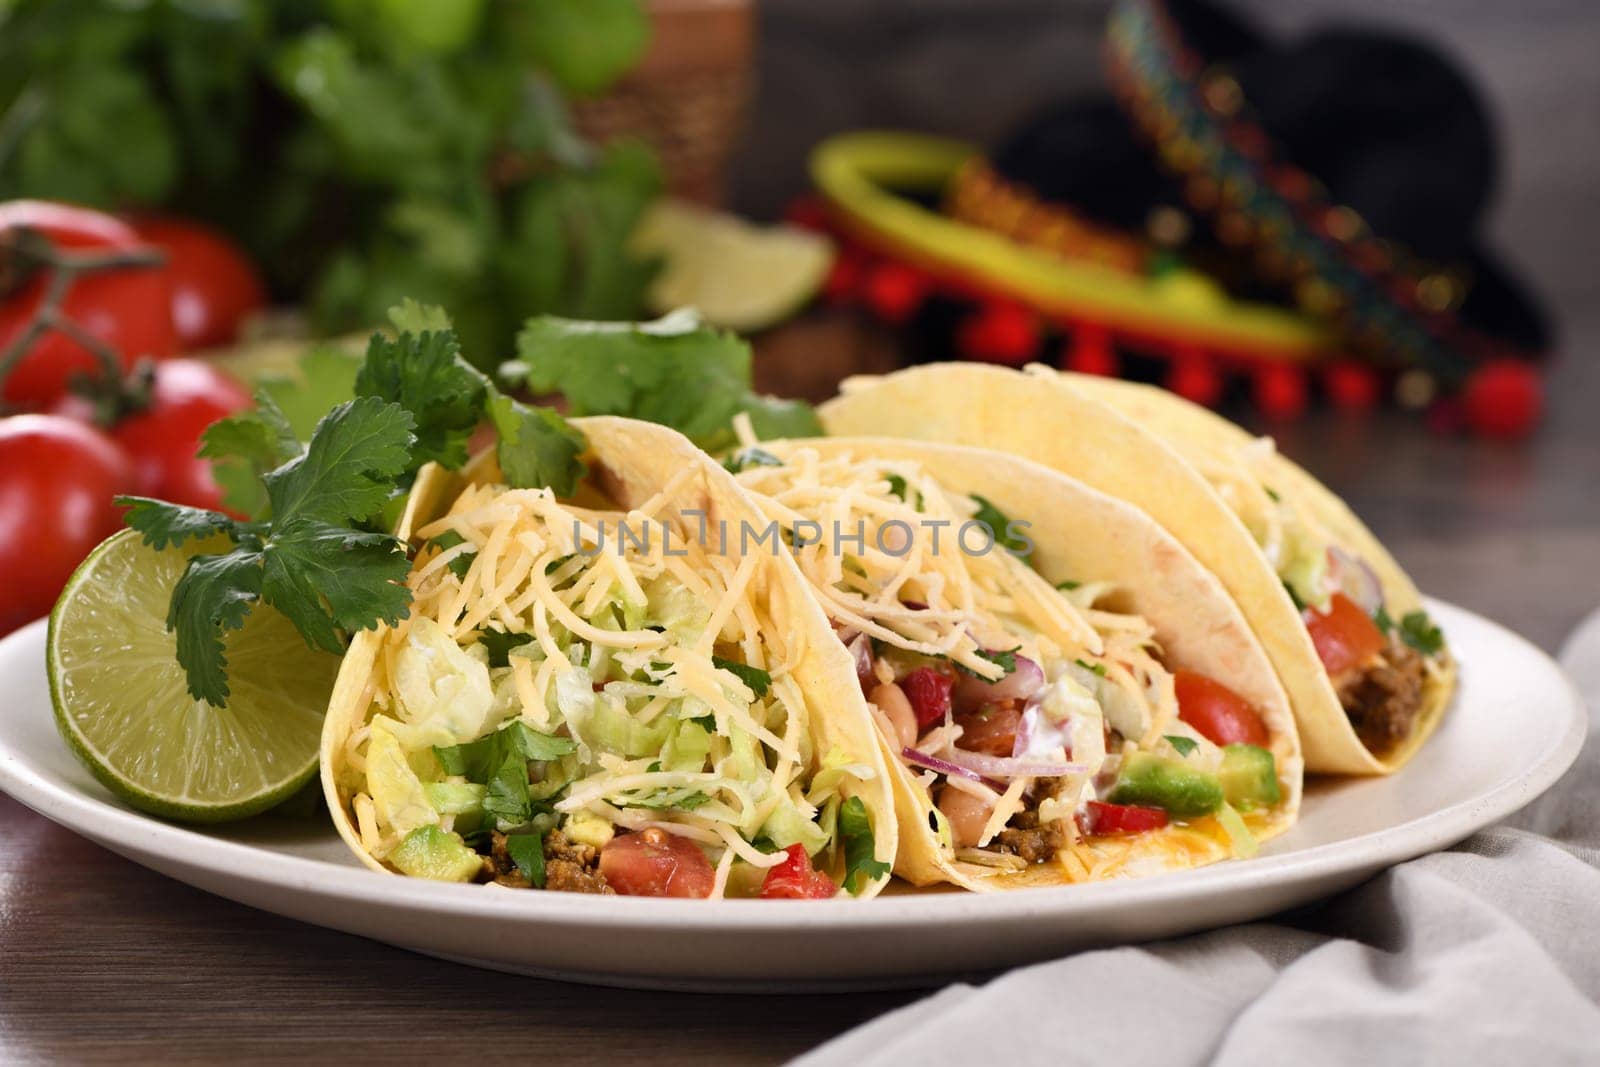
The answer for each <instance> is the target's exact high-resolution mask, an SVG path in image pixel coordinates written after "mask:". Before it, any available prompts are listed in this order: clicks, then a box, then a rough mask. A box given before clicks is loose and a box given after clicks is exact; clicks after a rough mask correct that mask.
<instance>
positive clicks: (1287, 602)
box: [822, 364, 1455, 774]
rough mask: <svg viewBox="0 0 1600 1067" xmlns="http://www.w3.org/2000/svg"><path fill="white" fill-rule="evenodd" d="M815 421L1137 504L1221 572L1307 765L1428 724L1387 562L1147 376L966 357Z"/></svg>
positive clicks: (1404, 747)
mask: <svg viewBox="0 0 1600 1067" xmlns="http://www.w3.org/2000/svg"><path fill="white" fill-rule="evenodd" d="M822 418H823V422H824V424H825V425H826V426H827V428H828V430H829V431H830V432H832V433H839V434H852V433H864V432H872V433H882V434H888V435H893V436H903V437H911V438H918V439H926V440H939V441H953V442H958V443H978V442H981V443H983V444H985V445H987V446H990V447H993V448H997V449H1001V450H1003V451H1007V452H1012V453H1015V454H1017V455H1020V456H1024V457H1026V458H1028V459H1032V460H1036V461H1038V462H1040V463H1042V464H1044V465H1046V466H1048V467H1052V468H1054V469H1056V470H1058V471H1061V472H1063V473H1066V474H1068V475H1071V476H1072V477H1074V478H1079V479H1082V480H1083V481H1084V482H1087V483H1088V484H1089V485H1092V486H1094V487H1096V488H1098V489H1100V490H1102V491H1104V492H1107V493H1110V494H1111V495H1113V496H1116V497H1119V498H1121V499H1123V500H1126V501H1128V502H1130V503H1132V504H1134V505H1135V506H1137V507H1139V508H1140V509H1141V510H1143V511H1145V512H1146V513H1148V514H1149V515H1150V516H1152V517H1153V518H1154V519H1155V520H1156V521H1157V522H1158V523H1160V524H1161V525H1162V526H1163V527H1165V528H1166V529H1167V530H1168V531H1169V532H1170V533H1172V534H1173V535H1174V536H1175V537H1177V538H1178V540H1180V541H1181V542H1183V544H1184V546H1185V547H1186V548H1188V549H1189V550H1190V551H1191V552H1192V553H1194V555H1195V557H1196V558H1198V559H1199V560H1200V561H1201V562H1202V563H1203V564H1205V566H1206V567H1207V568H1209V569H1210V570H1211V571H1212V572H1213V573H1214V574H1216V576H1217V577H1218V578H1219V579H1221V581H1222V583H1223V585H1225V586H1226V587H1227V589H1228V591H1229V592H1230V593H1231V594H1232V595H1233V597H1234V599H1235V600H1237V601H1238V603H1239V606H1240V607H1241V608H1242V609H1243V611H1244V614H1245V616H1246V618H1248V619H1249V620H1250V624H1251V626H1252V627H1253V628H1254V630H1255V632H1256V635H1257V637H1259V638H1260V640H1261V644H1262V646H1263V647H1264V648H1265V649H1266V651H1267V655H1268V656H1269V657H1270V658H1271V660H1272V663H1273V665H1274V667H1276V669H1277V672H1278V676H1279V678H1280V679H1281V680H1282V682H1283V685H1284V688H1285V689H1286V690H1287V691H1288V693H1289V697H1290V700H1291V702H1292V704H1293V706H1294V710H1295V716H1296V720H1297V722H1298V724H1299V728H1300V740H1301V743H1302V744H1303V745H1304V747H1305V756H1306V767H1307V769H1308V770H1311V771H1321V772H1329V773H1345V774H1385V773H1389V772H1391V771H1393V770H1395V769H1397V768H1398V767H1400V766H1402V765H1404V764H1405V762H1406V761H1407V760H1409V759H1410V758H1411V757H1412V756H1413V755H1414V754H1415V753H1416V751H1417V749H1418V748H1419V747H1420V746H1421V745H1422V743H1423V742H1424V741H1425V740H1427V738H1428V736H1429V735H1430V734H1431V733H1432V732H1433V731H1434V729H1435V728H1436V727H1437V726H1438V724H1439V721H1440V719H1441V718H1442V717H1443V715H1444V712H1445V709H1446V707H1447V706H1448V704H1449V701H1450V694H1451V692H1452V691H1453V689H1454V685H1455V664H1454V662H1453V660H1452V659H1451V656H1450V653H1449V650H1448V648H1447V647H1446V646H1445V642H1444V638H1443V636H1442V635H1441V634H1440V632H1439V630H1438V629H1437V628H1436V627H1435V626H1434V625H1433V624H1432V622H1431V621H1430V620H1429V618H1428V616H1427V614H1426V613H1425V612H1424V610H1423V605H1422V600H1421V597H1420V596H1419V594H1418V593H1417V589H1416V587H1415V585H1413V584H1412V582H1411V581H1410V579H1408V578H1407V577H1406V575H1405V573H1404V572H1403V571H1402V570H1401V569H1400V567H1399V565H1398V564H1397V563H1396V562H1395V561H1394V559H1393V558H1392V557H1391V556H1390V555H1389V553H1388V552H1387V551H1385V550H1384V548H1383V546H1382V545H1381V544H1380V543H1379V542H1378V540H1377V538H1375V537H1374V536H1373V535H1372V533H1371V532H1370V531H1369V530H1367V528H1366V527H1365V526H1364V525H1363V524H1362V523H1361V521H1360V520H1359V519H1357V518H1356V517H1355V515H1353V514H1352V513H1351V511H1350V509H1349V508H1347V507H1346V506H1345V505H1344V504H1343V502H1342V501H1340V500H1339V499H1338V498H1337V497H1336V496H1334V494H1333V493H1331V492H1329V491H1328V489H1327V488H1325V487H1324V486H1323V485H1321V484H1320V483H1319V482H1318V481H1317V480H1316V479H1315V478H1313V477H1312V476H1311V475H1309V474H1308V473H1306V472H1305V471H1304V470H1302V469H1301V468H1300V467H1298V466H1296V465H1295V464H1293V463H1291V462H1290V461H1289V460H1287V459H1285V458H1284V457H1283V456H1281V455H1279V454H1278V453H1277V452H1276V451H1275V450H1274V449H1273V447H1272V442H1271V441H1270V440H1269V439H1265V438H1255V437H1252V436H1251V435H1250V434H1248V433H1246V432H1245V431H1244V430H1242V429H1240V428H1239V427H1237V426H1235V425H1233V424H1232V423H1229V422H1227V421H1226V420H1224V419H1222V418H1220V417H1219V416H1217V415H1215V414H1213V413H1211V412H1209V411H1206V410H1205V409H1204V408H1201V407H1198V406H1196V405H1194V404H1191V403H1189V402H1188V401H1185V400H1182V399H1180V398H1178V397H1176V396H1174V395H1172V394H1170V393H1167V392H1164V391H1162V390H1159V389H1155V388H1152V387H1150V386H1142V385H1136V384H1131V383H1127V382H1120V381H1114V380H1108V379H1101V378H1093V377H1088V376H1084V375H1074V374H1063V373H1060V372H1057V371H1054V370H1051V369H1049V368H1045V367H1037V366H1036V367H1030V368H1029V369H1028V370H1027V371H1026V372H1019V371H1014V370H1007V369H1004V368H1000V367H987V366H980V365H975V364H936V365H929V366H924V367H918V368H914V369H911V370H906V371H901V372H899V373H896V374H891V375H888V376H886V377H882V378H862V379H852V380H850V381H847V382H846V383H845V387H844V389H843V391H842V395H841V396H840V397H838V398H836V399H834V400H832V401H830V402H829V403H828V404H827V405H825V406H824V408H823V409H822Z"/></svg>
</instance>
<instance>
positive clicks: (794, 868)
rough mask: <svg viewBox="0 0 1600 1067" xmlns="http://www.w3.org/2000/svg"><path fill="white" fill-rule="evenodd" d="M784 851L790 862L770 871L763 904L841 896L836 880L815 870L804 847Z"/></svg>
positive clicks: (764, 884)
mask: <svg viewBox="0 0 1600 1067" xmlns="http://www.w3.org/2000/svg"><path fill="white" fill-rule="evenodd" d="M784 851H785V852H786V853H788V857H789V858H788V859H786V860H784V861H783V862H782V863H780V864H778V865H777V866H776V867H770V868H768V869H767V877H766V880H765V881H763V882H762V883H761V897H762V899H763V900H778V899H786V900H827V899H828V898H829V897H832V896H835V895H837V894H838V892H839V887H838V886H836V885H834V884H833V879H832V878H829V877H828V876H827V875H825V874H823V873H822V872H821V871H819V870H816V869H815V868H814V867H812V866H811V857H809V856H807V855H806V847H805V846H804V845H790V846H789V847H788V848H786V849H784Z"/></svg>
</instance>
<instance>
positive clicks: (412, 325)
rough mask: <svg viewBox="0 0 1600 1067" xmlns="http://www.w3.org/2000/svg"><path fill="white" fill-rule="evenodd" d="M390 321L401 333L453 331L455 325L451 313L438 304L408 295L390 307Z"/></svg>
mask: <svg viewBox="0 0 1600 1067" xmlns="http://www.w3.org/2000/svg"><path fill="white" fill-rule="evenodd" d="M389 321H390V322H392V323H394V328H395V329H396V330H399V331H400V332H401V333H427V332H429V331H430V330H431V331H433V332H434V333H444V332H446V331H452V330H454V329H455V326H454V324H453V323H451V321H450V314H449V313H448V312H447V311H445V309H444V308H442V307H439V306H438V305H437V304H422V303H419V302H417V301H416V300H413V299H412V298H411V297H409V296H408V297H406V298H405V299H404V300H401V301H400V303H398V304H396V305H395V306H394V307H392V308H390V309H389Z"/></svg>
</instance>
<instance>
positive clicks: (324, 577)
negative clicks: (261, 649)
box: [259, 515, 411, 653]
mask: <svg viewBox="0 0 1600 1067" xmlns="http://www.w3.org/2000/svg"><path fill="white" fill-rule="evenodd" d="M262 562H263V564H264V575H263V577H262V580H261V585H260V590H259V591H260V593H261V597H262V599H263V600H265V601H266V602H267V603H268V604H271V605H272V606H273V607H275V608H277V609H278V610H279V611H281V612H282V613H283V614H284V615H286V616H288V617H289V618H290V619H291V620H292V621H293V622H294V624H295V626H296V627H297V628H298V629H299V631H300V633H301V636H303V637H304V638H305V639H306V644H308V645H310V646H311V647H313V648H320V649H322V650H324V651H326V652H334V653H340V652H343V651H344V642H343V640H342V639H341V637H340V634H339V631H341V630H342V631H345V632H354V631H356V630H366V629H370V628H371V627H373V626H376V625H377V624H378V623H379V622H384V623H388V624H389V625H391V626H392V625H394V624H395V623H397V622H399V621H400V620H401V619H403V618H405V615H406V610H407V608H408V607H409V606H410V604H411V591H410V590H409V589H407V588H406V584H405V580H406V573H407V571H409V570H410V568H411V562H410V560H408V559H407V558H406V554H405V552H404V550H403V546H402V545H401V544H400V542H399V541H397V540H395V539H394V538H393V537H391V536H390V535H388V534H381V533H372V532H370V531H366V530H352V529H350V528H348V527H345V526H339V525H335V524H333V523H331V522H325V521H323V520H321V519H317V518H311V517H302V516H299V515H295V516H291V517H289V518H287V519H282V520H279V521H276V522H274V523H273V527H272V537H271V539H270V541H269V542H268V544H267V548H266V551H265V552H263V553H262Z"/></svg>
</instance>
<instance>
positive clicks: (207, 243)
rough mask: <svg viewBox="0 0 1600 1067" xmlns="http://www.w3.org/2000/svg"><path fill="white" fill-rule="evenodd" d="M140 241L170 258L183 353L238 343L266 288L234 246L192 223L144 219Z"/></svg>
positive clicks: (262, 302) (174, 318)
mask: <svg viewBox="0 0 1600 1067" xmlns="http://www.w3.org/2000/svg"><path fill="white" fill-rule="evenodd" d="M132 222H133V227H134V229H135V230H136V231H137V232H138V234H139V236H140V237H142V238H143V239H144V240H145V241H147V242H149V243H150V244H153V245H155V246H156V247H158V248H160V249H161V250H162V251H164V252H166V254H167V276H168V277H169V278H171V280H172V324H173V326H174V327H175V328H176V329H177V331H178V343H179V346H180V347H181V348H182V349H183V350H184V351H186V352H187V351H193V350H195V349H199V348H213V347H216V346H218V345H226V344H232V343H233V342H234V341H236V340H238V337H239V328H240V326H241V325H242V324H243V323H244V320H245V319H246V318H247V317H249V316H250V315H251V314H252V313H254V312H256V311H260V310H261V309H262V308H263V307H265V306H266V304H267V287H266V284H265V283H264V282H262V280H261V274H260V273H259V272H258V271H257V270H256V268H255V266H254V264H252V263H251V262H250V260H249V259H247V258H246V257H245V254H244V252H242V251H241V250H240V249H239V248H238V247H237V246H236V245H235V244H234V243H233V242H232V241H230V240H229V239H228V238H226V237H224V236H223V235H222V234H220V233H218V232H216V231H215V230H213V229H211V228H210V227H208V226H203V225H201V224H200V223H198V222H190V221H189V220H187V219H172V218H161V217H140V218H136V219H133V220H132Z"/></svg>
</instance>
